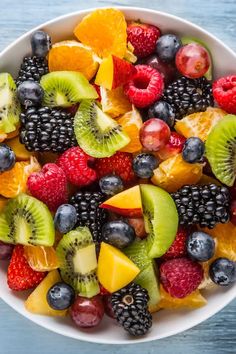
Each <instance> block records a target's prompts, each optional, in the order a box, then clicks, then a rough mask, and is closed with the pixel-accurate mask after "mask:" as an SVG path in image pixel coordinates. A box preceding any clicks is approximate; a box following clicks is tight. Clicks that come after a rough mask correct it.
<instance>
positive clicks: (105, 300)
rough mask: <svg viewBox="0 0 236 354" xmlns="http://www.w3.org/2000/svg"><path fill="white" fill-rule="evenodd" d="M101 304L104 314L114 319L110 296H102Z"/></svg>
mask: <svg viewBox="0 0 236 354" xmlns="http://www.w3.org/2000/svg"><path fill="white" fill-rule="evenodd" d="M103 304H104V308H105V313H106V315H107V316H109V317H111V318H115V315H114V312H113V309H112V306H111V295H105V296H103Z"/></svg>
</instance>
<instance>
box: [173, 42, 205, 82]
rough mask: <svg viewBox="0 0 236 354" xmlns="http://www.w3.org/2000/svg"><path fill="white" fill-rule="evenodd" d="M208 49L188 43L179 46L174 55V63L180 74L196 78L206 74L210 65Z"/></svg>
mask: <svg viewBox="0 0 236 354" xmlns="http://www.w3.org/2000/svg"><path fill="white" fill-rule="evenodd" d="M210 61H211V59H210V56H209V54H208V51H207V50H206V49H205V48H204V47H202V46H201V45H199V44H196V43H190V44H187V45H184V46H183V47H181V48H180V49H179V50H178V52H177V54H176V57H175V64H176V67H177V69H178V70H179V72H180V73H181V74H183V75H184V76H186V77H188V78H190V79H197V78H199V77H202V76H203V75H204V74H206V72H207V70H208V69H209V66H210Z"/></svg>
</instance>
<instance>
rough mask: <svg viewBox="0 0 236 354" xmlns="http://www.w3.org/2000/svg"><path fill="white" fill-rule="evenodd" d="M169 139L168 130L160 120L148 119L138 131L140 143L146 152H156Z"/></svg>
mask: <svg viewBox="0 0 236 354" xmlns="http://www.w3.org/2000/svg"><path fill="white" fill-rule="evenodd" d="M169 139H170V128H169V127H168V125H167V124H166V123H165V122H164V121H163V120H161V119H157V118H151V119H148V120H147V121H146V122H145V123H144V124H143V126H142V128H141V129H140V141H141V144H142V145H143V147H144V148H145V149H147V150H148V151H158V150H160V149H161V148H163V147H164V146H165V145H166V144H167V143H168V141H169Z"/></svg>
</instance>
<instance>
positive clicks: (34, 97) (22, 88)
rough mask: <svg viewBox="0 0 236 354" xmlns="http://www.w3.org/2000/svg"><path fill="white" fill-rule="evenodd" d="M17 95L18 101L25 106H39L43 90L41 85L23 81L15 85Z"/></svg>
mask: <svg viewBox="0 0 236 354" xmlns="http://www.w3.org/2000/svg"><path fill="white" fill-rule="evenodd" d="M17 96H18V98H19V101H20V103H21V104H22V105H23V106H25V107H26V108H28V107H31V106H39V105H40V104H41V103H42V100H43V96H44V91H43V89H42V87H41V86H40V85H39V84H38V83H37V82H34V81H30V80H28V81H23V82H22V84H20V85H19V86H18V87H17Z"/></svg>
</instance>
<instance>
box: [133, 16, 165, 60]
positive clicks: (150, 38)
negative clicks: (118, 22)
mask: <svg viewBox="0 0 236 354" xmlns="http://www.w3.org/2000/svg"><path fill="white" fill-rule="evenodd" d="M160 35H161V32H160V30H159V28H157V27H155V26H152V25H147V24H142V23H135V22H134V23H131V24H130V25H129V26H128V27H127V37H128V38H127V41H128V42H130V43H131V44H132V46H133V47H134V54H135V55H137V57H139V58H143V57H146V56H148V55H149V54H152V53H154V52H155V49H156V42H157V40H158V38H159V37H160Z"/></svg>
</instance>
